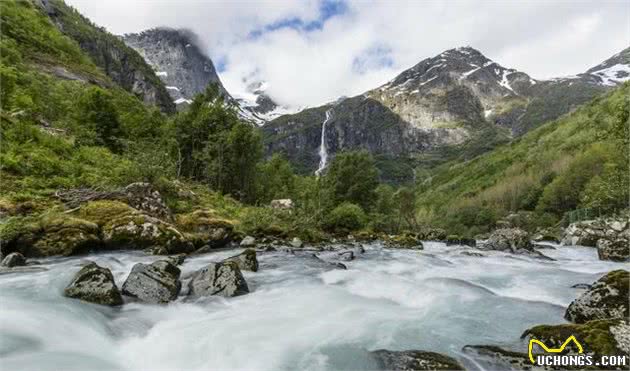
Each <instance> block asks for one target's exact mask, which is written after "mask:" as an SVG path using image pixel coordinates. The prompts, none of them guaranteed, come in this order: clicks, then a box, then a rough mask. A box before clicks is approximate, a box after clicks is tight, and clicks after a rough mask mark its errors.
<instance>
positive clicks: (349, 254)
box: [338, 251, 354, 261]
mask: <svg viewBox="0 0 630 371" xmlns="http://www.w3.org/2000/svg"><path fill="white" fill-rule="evenodd" d="M338 256H339V259H341V260H343V261H351V260H354V252H353V251H342V252H340V253H339V254H338Z"/></svg>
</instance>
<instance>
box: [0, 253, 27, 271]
mask: <svg viewBox="0 0 630 371" xmlns="http://www.w3.org/2000/svg"><path fill="white" fill-rule="evenodd" d="M0 265H2V266H4V267H8V268H13V267H19V266H23V265H26V258H25V257H24V255H22V254H20V253H19V252H12V253H10V254H9V255H7V256H5V257H4V259H2V263H0Z"/></svg>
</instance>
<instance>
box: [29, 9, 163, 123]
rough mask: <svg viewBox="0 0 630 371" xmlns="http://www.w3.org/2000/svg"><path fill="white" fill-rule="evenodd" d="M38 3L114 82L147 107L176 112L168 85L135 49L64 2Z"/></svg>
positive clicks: (61, 29)
mask: <svg viewBox="0 0 630 371" xmlns="http://www.w3.org/2000/svg"><path fill="white" fill-rule="evenodd" d="M36 4H38V5H39V6H40V7H41V8H42V10H43V11H44V12H45V13H46V14H47V15H48V17H49V18H50V19H51V20H52V22H53V23H54V24H55V25H56V26H57V27H58V28H59V30H60V31H61V32H63V33H64V34H65V35H66V36H68V37H70V38H71V39H73V40H75V41H76V42H77V43H78V44H79V46H80V47H81V49H83V51H84V52H86V53H87V54H88V55H89V56H90V58H91V59H92V60H93V61H94V63H95V64H96V65H97V66H99V67H100V68H101V69H102V70H103V71H104V72H105V73H106V74H107V75H108V76H109V77H110V78H111V79H112V81H114V82H115V83H116V84H118V85H119V86H121V87H122V88H123V89H125V90H127V91H129V92H131V93H133V94H135V95H136V96H138V98H140V99H141V100H142V101H143V102H144V103H145V104H148V105H155V106H158V107H159V108H160V109H161V110H162V111H163V112H165V113H172V112H175V105H174V103H173V101H172V100H171V98H170V96H169V94H168V92H167V90H166V88H165V86H164V84H163V83H162V81H161V80H160V79H159V78H158V77H157V76H156V74H155V72H154V71H153V69H152V68H151V67H150V66H149V65H148V64H147V63H146V62H145V61H144V59H143V58H142V57H141V56H140V55H139V54H138V53H137V52H136V51H135V50H133V49H131V48H129V47H128V46H127V45H125V43H124V42H122V41H121V40H120V39H119V38H118V37H116V36H114V35H112V34H110V33H109V32H107V31H106V30H105V29H103V28H101V27H98V26H96V25H94V24H93V23H92V22H90V20H89V19H87V18H85V17H83V16H82V15H81V14H80V13H79V12H77V11H76V10H75V9H73V8H71V7H69V6H68V5H66V4H65V3H64V2H63V1H61V0H40V1H38V2H36Z"/></svg>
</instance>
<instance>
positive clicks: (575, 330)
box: [521, 318, 630, 356]
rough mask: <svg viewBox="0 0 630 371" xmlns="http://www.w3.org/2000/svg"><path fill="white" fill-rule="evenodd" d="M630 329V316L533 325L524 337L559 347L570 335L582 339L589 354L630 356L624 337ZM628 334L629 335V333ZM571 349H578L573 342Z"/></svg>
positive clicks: (569, 348)
mask: <svg viewBox="0 0 630 371" xmlns="http://www.w3.org/2000/svg"><path fill="white" fill-rule="evenodd" d="M629 330H630V327H629V326H628V319H627V318H625V319H610V320H598V321H589V322H586V323H584V324H562V325H540V326H535V327H532V328H530V329H528V330H525V332H524V333H523V334H522V335H521V338H534V339H537V340H540V341H542V342H543V343H545V345H547V347H554V348H559V347H560V346H561V345H562V344H563V343H564V342H565V341H566V340H567V338H569V337H570V336H575V338H576V339H577V340H578V342H580V344H581V345H582V347H583V348H584V352H585V353H591V354H595V355H598V356H600V355H628V352H629V349H628V346H629V344H628V343H627V340H623V337H624V334H627V333H628V331H629ZM625 336H627V335H625ZM567 348H568V352H577V351H578V349H577V346H576V345H575V344H573V343H570V345H568V346H567Z"/></svg>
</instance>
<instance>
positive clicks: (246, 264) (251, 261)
mask: <svg viewBox="0 0 630 371" xmlns="http://www.w3.org/2000/svg"><path fill="white" fill-rule="evenodd" d="M224 261H232V262H235V263H236V264H237V265H238V267H239V269H240V270H243V271H252V272H257V271H258V259H256V250H254V249H247V250H245V251H243V252H242V253H240V254H238V255H236V256H232V257H229V258H227V259H225V260H224Z"/></svg>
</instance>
